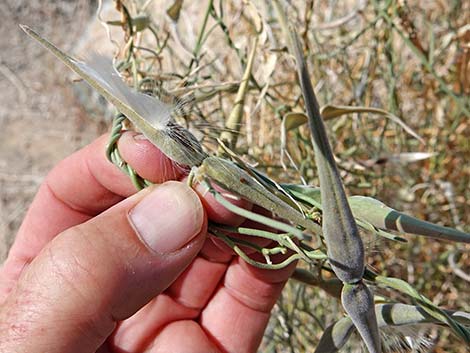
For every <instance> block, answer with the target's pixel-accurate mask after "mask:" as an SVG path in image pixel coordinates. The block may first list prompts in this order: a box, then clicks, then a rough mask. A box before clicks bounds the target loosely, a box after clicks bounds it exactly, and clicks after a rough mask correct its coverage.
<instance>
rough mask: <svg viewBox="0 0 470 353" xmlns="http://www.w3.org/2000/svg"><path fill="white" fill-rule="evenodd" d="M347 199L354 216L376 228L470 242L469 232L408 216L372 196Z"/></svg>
mask: <svg viewBox="0 0 470 353" xmlns="http://www.w3.org/2000/svg"><path fill="white" fill-rule="evenodd" d="M348 200H349V203H350V205H351V208H352V210H353V212H354V216H356V217H358V218H362V219H364V220H366V221H368V222H370V223H371V224H373V225H374V226H376V227H377V228H382V229H389V230H396V231H399V232H405V233H411V234H418V235H423V236H426V237H431V238H436V239H440V240H450V241H457V242H462V243H470V234H468V233H465V232H461V231H459V230H457V229H452V228H449V227H443V226H440V225H437V224H433V223H430V222H426V221H423V220H420V219H417V218H415V217H412V216H408V215H407V214H405V213H403V212H399V211H397V210H395V209H393V208H391V207H389V206H387V205H386V204H384V203H383V202H381V201H379V200H376V199H374V198H372V197H367V196H351V197H350V198H349V199H348Z"/></svg>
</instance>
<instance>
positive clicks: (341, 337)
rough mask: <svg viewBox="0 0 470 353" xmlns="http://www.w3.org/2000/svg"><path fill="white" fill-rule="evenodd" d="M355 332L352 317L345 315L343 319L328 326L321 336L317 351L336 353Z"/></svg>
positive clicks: (320, 352)
mask: <svg viewBox="0 0 470 353" xmlns="http://www.w3.org/2000/svg"><path fill="white" fill-rule="evenodd" d="M353 332H354V324H353V323H352V321H351V318H350V317H343V318H342V319H341V320H339V321H337V322H335V323H334V324H333V325H331V326H328V327H327V328H326V329H325V332H323V335H322V336H321V339H320V342H319V343H318V346H317V348H316V349H315V353H336V352H338V351H339V350H340V349H341V348H343V346H344V345H345V344H346V342H347V341H348V339H349V337H350V336H351V334H352V333H353Z"/></svg>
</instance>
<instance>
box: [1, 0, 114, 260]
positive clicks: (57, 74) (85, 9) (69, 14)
mask: <svg viewBox="0 0 470 353" xmlns="http://www.w3.org/2000/svg"><path fill="white" fill-rule="evenodd" d="M95 10H96V3H95V2H94V1H90V0H79V1H63V0H42V1H39V0H29V1H28V0H6V1H0V17H1V18H2V21H0V92H1V93H0V126H1V129H0V263H1V262H3V260H4V259H5V257H6V254H7V251H8V248H9V246H10V245H11V244H12V242H13V239H14V236H15V233H16V231H17V229H18V227H19V225H20V223H21V220H22V218H23V216H24V214H25V212H26V210H27V208H28V205H29V203H30V202H31V200H32V198H33V196H34V194H35V192H36V190H37V188H38V186H39V184H40V183H41V181H42V180H43V178H44V176H45V175H46V174H47V172H48V171H49V170H50V169H51V168H52V167H53V165H54V164H56V163H57V162H58V161H59V160H61V159H62V158H64V157H65V156H67V155H69V154H70V153H72V152H73V151H75V150H77V149H79V148H80V147H82V146H83V145H85V144H87V143H88V142H89V141H91V140H93V139H94V138H95V137H96V136H97V135H99V134H100V133H101V132H102V131H103V129H104V125H105V124H103V121H102V120H100V119H101V118H93V117H92V116H91V115H90V114H87V113H86V112H85V111H84V108H83V107H82V106H81V105H80V104H79V103H78V101H77V99H76V95H75V94H74V88H72V86H73V84H72V83H71V74H70V73H69V71H68V69H66V68H65V67H64V66H63V65H61V64H60V63H59V62H58V61H57V60H56V59H54V58H53V57H52V56H51V55H50V54H48V53H46V51H44V50H43V49H42V48H41V47H40V46H39V45H37V44H36V43H34V42H33V41H32V40H31V39H29V38H28V37H27V36H26V35H25V34H24V33H23V32H22V31H21V29H20V28H19V27H18V24H20V23H23V24H27V25H29V26H31V27H33V28H35V29H36V30H38V31H39V32H40V33H42V34H43V35H45V36H46V37H48V38H49V39H51V40H52V41H53V42H54V43H56V44H57V45H58V46H60V47H61V48H63V49H65V50H67V51H74V49H75V47H76V44H77V43H78V42H79V40H78V39H79V38H81V37H82V36H83V33H84V32H85V29H86V28H87V27H88V26H89V23H90V20H91V18H93V13H94V11H95Z"/></svg>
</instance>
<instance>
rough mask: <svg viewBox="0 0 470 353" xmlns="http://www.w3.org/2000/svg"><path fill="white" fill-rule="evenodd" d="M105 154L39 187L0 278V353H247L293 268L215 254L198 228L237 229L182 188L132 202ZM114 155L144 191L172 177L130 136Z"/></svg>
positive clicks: (101, 142) (74, 160)
mask: <svg viewBox="0 0 470 353" xmlns="http://www.w3.org/2000/svg"><path fill="white" fill-rule="evenodd" d="M105 143H106V137H102V138H100V139H98V140H97V141H95V142H94V143H92V144H91V145H89V146H87V147H85V148H84V149H82V150H81V151H79V152H77V153H75V154H73V155H72V156H70V157H69V158H67V159H65V160H64V161H63V162H61V163H60V164H59V165H58V166H57V167H56V168H55V169H54V170H53V171H52V172H51V173H50V174H49V175H48V176H47V178H46V180H45V182H44V183H43V185H42V186H41V187H40V189H39V191H38V194H37V195H36V197H35V200H34V201H33V203H32V205H31V207H30V209H29V211H28V213H27V215H26V217H25V220H24V222H23V224H22V226H21V228H20V230H19V232H18V235H17V238H16V240H15V243H14V244H13V246H12V248H11V250H10V253H9V256H8V258H7V260H6V261H5V263H4V264H3V267H2V268H1V270H0V352H29V353H34V352H82V353H83V352H100V353H102V352H127V353H131V352H177V353H179V352H183V353H186V352H204V353H209V352H240V353H243V352H255V351H256V350H257V348H258V346H259V344H260V342H261V339H262V335H263V332H264V329H265V327H266V325H267V322H268V320H269V315H270V314H269V313H270V311H271V308H272V306H273V305H274V303H275V302H276V299H277V297H278V296H279V294H280V292H281V290H282V287H283V286H284V283H285V281H286V280H287V278H288V277H289V276H290V274H291V273H292V271H293V266H290V267H288V268H286V269H283V270H279V271H269V270H259V269H256V268H253V267H251V266H249V265H247V264H246V263H245V262H243V261H242V260H240V259H239V258H237V257H233V256H232V254H230V253H229V252H227V251H223V250H221V249H222V247H220V246H219V245H218V244H217V242H216V241H214V240H213V239H211V238H210V237H207V221H208V219H211V220H214V221H216V222H219V223H224V224H230V225H234V224H240V223H241V222H242V221H243V220H242V219H240V217H238V216H236V215H234V214H231V213H230V212H228V211H226V210H225V209H223V208H222V207H221V206H219V205H218V204H217V203H216V202H215V201H214V200H213V199H212V198H211V196H210V195H204V194H203V193H200V194H199V195H197V194H196V192H194V191H193V190H192V189H191V188H189V187H188V186H186V185H185V184H184V183H182V182H176V181H171V182H166V183H164V184H162V185H160V186H156V187H152V188H148V189H146V190H143V191H141V192H139V193H136V194H135V195H133V194H134V193H135V189H134V187H133V186H132V184H131V183H130V181H129V178H128V177H127V176H125V175H124V174H122V173H121V172H120V171H119V170H118V169H117V168H116V167H115V166H113V165H112V164H111V163H109V162H108V161H107V160H106V159H105V156H104V152H103V151H104V146H105ZM119 148H120V151H121V154H122V156H123V158H124V159H125V160H126V161H128V162H129V164H130V165H132V166H133V167H134V168H135V169H136V171H137V172H138V173H139V175H142V176H143V177H145V178H146V179H149V180H152V181H153V182H156V183H162V182H165V181H167V180H170V179H173V180H179V179H180V178H181V177H182V175H181V172H180V171H179V170H178V169H177V168H175V167H174V165H173V164H172V163H171V161H169V160H168V159H167V158H166V157H165V156H163V155H162V154H161V152H159V151H158V150H157V149H156V148H155V147H154V146H153V145H151V144H150V143H149V142H148V141H147V140H144V139H140V138H135V134H134V133H125V134H124V135H123V136H122V137H121V139H120V142H119ZM240 205H242V206H244V207H248V206H249V205H247V204H245V203H243V202H242V201H240Z"/></svg>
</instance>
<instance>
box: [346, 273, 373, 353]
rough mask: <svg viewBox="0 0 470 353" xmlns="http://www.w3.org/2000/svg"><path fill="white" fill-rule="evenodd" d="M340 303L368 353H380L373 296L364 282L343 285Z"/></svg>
mask: <svg viewBox="0 0 470 353" xmlns="http://www.w3.org/2000/svg"><path fill="white" fill-rule="evenodd" d="M341 302H342V304H343V307H344V310H346V312H347V313H348V315H349V317H350V318H351V320H352V322H353V323H354V326H356V329H357V331H358V332H359V334H360V335H361V337H362V339H363V340H364V342H365V344H366V346H367V349H368V350H369V352H370V353H381V352H382V346H381V343H380V333H379V327H378V324H377V317H376V315H375V308H374V296H373V295H372V293H371V292H370V290H369V288H367V286H366V285H365V284H364V282H359V283H355V284H345V285H344V287H343V291H342V293H341Z"/></svg>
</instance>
